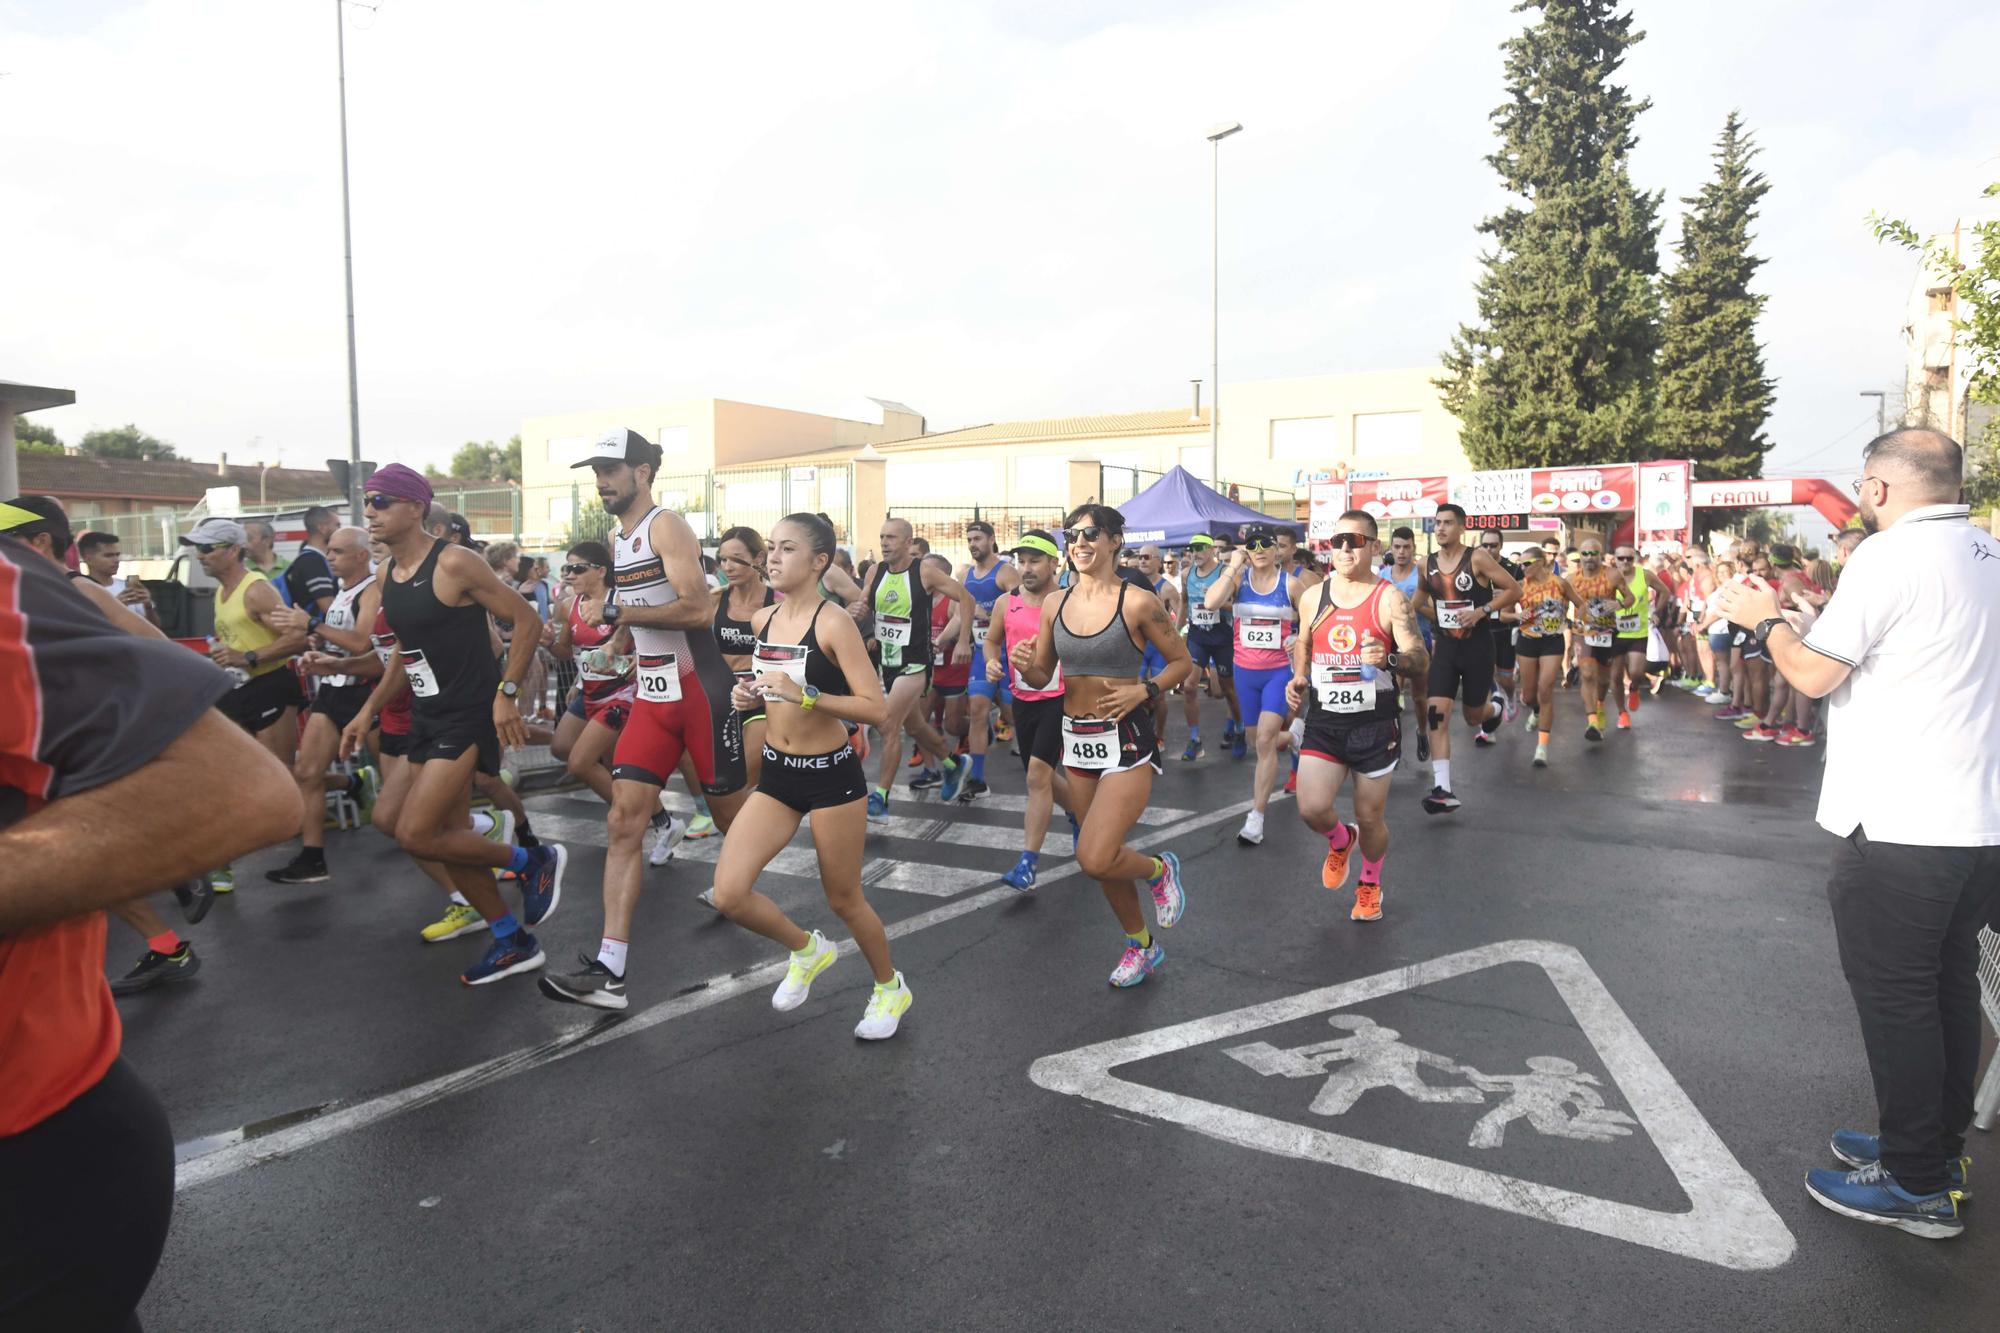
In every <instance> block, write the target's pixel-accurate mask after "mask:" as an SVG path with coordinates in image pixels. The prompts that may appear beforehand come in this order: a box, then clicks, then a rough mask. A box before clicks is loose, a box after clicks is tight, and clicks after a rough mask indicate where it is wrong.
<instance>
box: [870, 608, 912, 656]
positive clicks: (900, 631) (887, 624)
mask: <svg viewBox="0 0 2000 1333" xmlns="http://www.w3.org/2000/svg"><path fill="white" fill-rule="evenodd" d="M875 642H877V643H882V644H887V645H889V646H890V647H891V648H907V647H909V646H910V618H909V617H908V616H882V615H878V616H876V617H875Z"/></svg>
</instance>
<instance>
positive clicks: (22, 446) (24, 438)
mask: <svg viewBox="0 0 2000 1333" xmlns="http://www.w3.org/2000/svg"><path fill="white" fill-rule="evenodd" d="M14 447H15V449H16V450H17V451H18V452H20V453H24V454H59V453H61V452H62V451H63V442H62V439H61V437H59V436H58V435H57V434H56V433H55V432H54V431H53V430H50V429H49V428H48V427H47V426H44V425H42V424H41V423H40V422H38V421H26V420H17V421H16V422H15V423H14Z"/></svg>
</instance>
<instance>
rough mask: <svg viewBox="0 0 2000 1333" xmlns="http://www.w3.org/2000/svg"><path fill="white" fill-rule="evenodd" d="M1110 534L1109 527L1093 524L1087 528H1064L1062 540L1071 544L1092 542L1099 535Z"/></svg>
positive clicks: (1106, 535)
mask: <svg viewBox="0 0 2000 1333" xmlns="http://www.w3.org/2000/svg"><path fill="white" fill-rule="evenodd" d="M1110 535H1111V529H1109V528H1100V527H1097V526H1095V525H1094V524H1093V525H1092V526H1090V527H1087V528H1068V529H1065V530H1064V532H1063V540H1064V541H1066V542H1068V543H1069V544H1070V545H1071V546H1074V545H1076V544H1077V543H1078V542H1094V541H1096V540H1097V539H1098V538H1099V537H1108V536H1110Z"/></svg>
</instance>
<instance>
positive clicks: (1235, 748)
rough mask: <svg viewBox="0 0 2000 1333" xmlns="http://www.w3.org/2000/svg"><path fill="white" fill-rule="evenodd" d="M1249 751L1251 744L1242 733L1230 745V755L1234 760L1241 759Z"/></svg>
mask: <svg viewBox="0 0 2000 1333" xmlns="http://www.w3.org/2000/svg"><path fill="white" fill-rule="evenodd" d="M1249 749H1250V742H1249V741H1248V740H1247V739H1246V738H1245V736H1244V733H1242V732H1240V731H1239V732H1237V733H1236V739H1235V740H1233V741H1231V742H1230V743H1229V754H1230V757H1231V758H1234V759H1241V758H1242V757H1243V756H1244V754H1245V753H1246V752H1247V751H1248V750H1249Z"/></svg>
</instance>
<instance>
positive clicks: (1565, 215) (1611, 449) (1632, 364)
mask: <svg viewBox="0 0 2000 1333" xmlns="http://www.w3.org/2000/svg"><path fill="white" fill-rule="evenodd" d="M1526 9H1538V10H1540V11H1541V18H1540V19H1539V20H1538V21H1537V22H1535V23H1533V24H1531V25H1530V26H1529V27H1528V28H1527V29H1525V30H1524V31H1523V32H1522V33H1521V34H1520V35H1519V36H1517V37H1513V38H1510V39H1508V41H1506V42H1505V43H1504V44H1503V45H1502V48H1501V49H1502V50H1503V51H1504V52H1505V53H1506V73H1507V88H1508V94H1509V96H1508V100H1507V102H1506V103H1505V104H1504V105H1502V106H1500V107H1499V108H1497V109H1496V110H1495V111H1494V112H1493V116H1492V119H1493V121H1494V124H1495V127H1496V128H1497V130H1498V132H1499V135H1500V149H1499V151H1498V152H1496V153H1494V154H1492V155H1491V156H1490V157H1488V158H1487V159H1486V160H1487V162H1488V163H1489V164H1490V165H1491V166H1492V167H1493V169H1494V170H1495V171H1497V172H1499V173H1500V179H1501V181H1502V182H1503V183H1504V184H1505V185H1506V187H1507V189H1508V190H1509V191H1510V192H1512V193H1513V194H1515V195H1517V196H1519V197H1520V198H1521V199H1522V200H1523V201H1524V202H1523V203H1522V204H1518V205H1510V206H1509V207H1507V208H1505V209H1503V210H1502V211H1501V212H1499V213H1497V214H1495V215H1493V216H1492V217H1489V218H1487V219H1486V220H1485V221H1484V222H1482V223H1481V224H1480V230H1481V231H1482V232H1484V233H1485V234H1487V235H1488V236H1491V237H1492V238H1493V243H1492V248H1491V249H1490V250H1488V252H1487V253H1486V254H1485V255H1484V256H1483V257H1482V259H1481V263H1482V264H1483V266H1484V269H1485V271H1484V272H1483V273H1481V275H1480V277H1479V280H1478V282H1477V283H1476V284H1475V288H1474V290H1475V294H1476V296H1477V300H1478V310H1479V318H1478V322H1477V323H1475V324H1471V325H1464V326H1461V327H1460V329H1459V331H1458V333H1457V334H1456V335H1455V336H1454V337H1453V338H1452V344H1451V348H1450V350H1448V351H1447V352H1446V353H1445V354H1444V357H1443V366H1444V374H1443V375H1442V376H1441V377H1440V378H1439V379H1438V380H1437V385H1438V387H1439V389H1441V390H1442V391H1443V394H1444V400H1445V404H1446V406H1448V407H1449V408H1450V409H1451V410H1452V411H1453V412H1454V413H1456V414H1457V416H1458V418H1459V420H1460V422H1461V423H1462V433H1461V435H1460V439H1461V442H1462V443H1463V444H1464V446H1465V451H1466V453H1467V454H1468V455H1469V456H1470V457H1471V459H1472V461H1473V463H1474V465H1475V466H1478V467H1482V468H1492V467H1528V466H1547V465H1558V466H1560V465H1568V464H1579V463H1601V462H1616V461H1619V460H1624V459H1631V458H1636V457H1639V456H1641V455H1643V454H1645V453H1647V452H1649V451H1650V449H1651V437H1650V425H1651V418H1652V401H1653V395H1652V389H1653V354H1654V351H1655V349H1656V348H1657V346H1658V343H1659V307H1660V300H1659V292H1658V290H1657V289H1656V287H1655V285H1654V277H1655V275H1656V274H1657V273H1658V272H1659V262H1660V261H1659V230H1660V226H1659V208H1660V201H1661V196H1660V195H1659V194H1658V193H1652V194H1648V193H1645V192H1643V191H1641V190H1639V189H1637V188H1635V187H1634V186H1633V184H1632V179H1631V175H1630V172H1629V171H1628V169H1627V165H1626V162H1627V158H1628V157H1629V155H1630V154H1631V151H1632V148H1633V145H1634V144H1635V143H1637V142H1638V140H1637V138H1636V136H1635V135H1634V133H1633V127H1634V124H1635V122H1636V121H1637V120H1638V117H1639V113H1640V112H1642V111H1644V110H1645V109H1646V108H1647V107H1648V106H1649V105H1651V103H1649V102H1648V101H1646V100H1645V99H1643V98H1634V97H1633V96H1632V95H1631V93H1630V92H1629V91H1628V90H1627V89H1626V88H1625V87H1624V86H1623V85H1622V84H1618V83H1614V82H1612V79H1613V77H1614V76H1615V75H1616V74H1617V72H1618V69H1619V66H1620V65H1622V64H1623V63H1624V59H1625V53H1626V51H1627V50H1629V49H1630V48H1631V47H1632V45H1633V44H1634V43H1636V42H1638V41H1639V40H1640V39H1641V38H1642V37H1643V36H1644V35H1645V34H1643V33H1640V32H1635V31H1633V28H1632V16H1631V15H1630V14H1628V13H1621V12H1619V8H1618V4H1617V3H1616V0H1523V2H1522V3H1520V4H1517V5H1516V6H1515V11H1516V12H1517V13H1518V12H1520V11H1522V10H1526Z"/></svg>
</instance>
